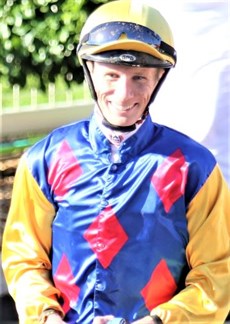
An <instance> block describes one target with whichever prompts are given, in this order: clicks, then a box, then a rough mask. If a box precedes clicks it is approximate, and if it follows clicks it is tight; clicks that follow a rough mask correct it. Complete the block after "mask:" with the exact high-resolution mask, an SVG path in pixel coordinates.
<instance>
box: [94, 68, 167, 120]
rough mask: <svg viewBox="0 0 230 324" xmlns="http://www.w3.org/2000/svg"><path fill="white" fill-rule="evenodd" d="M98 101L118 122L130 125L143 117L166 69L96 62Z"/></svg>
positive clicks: (109, 118) (108, 114) (95, 79)
mask: <svg viewBox="0 0 230 324" xmlns="http://www.w3.org/2000/svg"><path fill="white" fill-rule="evenodd" d="M89 68H90V72H91V77H92V80H93V84H94V88H95V91H96V94H97V98H98V105H99V107H100V109H101V111H102V113H103V115H104V117H105V118H106V119H107V120H108V121H109V122H110V123H111V124H114V125H118V126H129V125H132V124H134V123H136V121H137V120H138V119H140V118H141V116H142V114H143V112H144V111H145V108H146V106H147V104H148V102H149V100H150V97H151V94H152V92H153V90H154V88H155V87H156V85H157V82H158V80H159V79H160V77H161V75H162V74H163V70H162V69H157V68H143V67H129V66H124V65H116V64H105V63H98V62H94V63H93V64H91V65H90V66H89Z"/></svg>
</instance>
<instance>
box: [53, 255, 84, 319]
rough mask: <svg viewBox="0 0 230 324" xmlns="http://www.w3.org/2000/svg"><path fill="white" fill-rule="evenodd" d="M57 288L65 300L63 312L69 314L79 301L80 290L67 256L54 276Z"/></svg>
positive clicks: (64, 256)
mask: <svg viewBox="0 0 230 324" xmlns="http://www.w3.org/2000/svg"><path fill="white" fill-rule="evenodd" d="M54 283H55V286H56V287H57V288H58V289H60V291H61V292H62V293H61V296H62V298H63V301H64V304H63V306H62V307H63V310H64V312H65V313H67V312H68V311H69V309H70V307H71V304H72V305H75V304H76V302H77V299H78V295H79V292H80V288H79V287H78V286H77V285H75V284H74V276H73V274H72V270H71V267H70V264H69V261H68V259H67V257H66V255H63V257H62V259H61V262H60V264H59V266H58V268H57V271H56V273H55V276H54Z"/></svg>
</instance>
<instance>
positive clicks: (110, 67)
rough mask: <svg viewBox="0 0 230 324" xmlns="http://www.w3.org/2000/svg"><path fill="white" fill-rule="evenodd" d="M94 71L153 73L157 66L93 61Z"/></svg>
mask: <svg viewBox="0 0 230 324" xmlns="http://www.w3.org/2000/svg"><path fill="white" fill-rule="evenodd" d="M93 65H94V71H99V72H102V71H113V72H120V73H127V74H128V73H133V74H136V73H145V74H153V73H156V71H157V70H158V68H153V67H142V66H129V65H121V64H113V63H101V62H93Z"/></svg>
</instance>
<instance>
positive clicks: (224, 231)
mask: <svg viewBox="0 0 230 324" xmlns="http://www.w3.org/2000/svg"><path fill="white" fill-rule="evenodd" d="M229 201H230V192H229V188H228V186H227V184H226V182H225V181H224V179H223V178H222V175H221V173H220V171H219V168H218V166H216V167H215V169H214V170H213V172H212V173H211V175H210V176H209V178H208V179H207V181H206V183H205V184H204V185H203V187H202V188H201V189H200V191H199V192H198V193H197V195H196V196H195V197H194V199H193V200H192V201H191V202H190V205H189V209H188V212H187V220H188V231H189V237H190V239H189V243H188V246H187V250H186V253H187V260H188V263H189V265H190V267H191V270H190V272H189V274H188V275H187V278H186V282H185V284H186V288H185V289H184V290H182V291H181V292H180V293H178V294H177V295H176V296H175V297H174V298H172V299H171V300H170V301H169V302H167V303H165V304H162V305H159V306H158V307H156V308H155V309H154V310H152V313H155V314H157V315H158V316H159V317H160V318H161V319H162V321H163V323H173V322H177V323H179V322H180V323H182V322H183V323H188V322H199V323H213V322H214V321H215V323H223V322H224V320H225V318H226V316H227V314H228V311H229V309H230V297H229V291H230V247H229V233H230V222H229V211H230V206H229Z"/></svg>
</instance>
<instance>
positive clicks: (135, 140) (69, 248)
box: [3, 116, 230, 324]
mask: <svg viewBox="0 0 230 324" xmlns="http://www.w3.org/2000/svg"><path fill="white" fill-rule="evenodd" d="M119 157H120V158H119V161H118V162H117V163H113V162H112V159H111V144H110V143H109V141H108V139H107V138H106V137H105V136H104V135H103V133H102V132H101V130H100V129H99V128H98V126H97V123H96V121H95V117H94V116H93V117H92V118H91V119H90V120H89V121H88V120H87V121H82V122H78V123H74V124H71V125H67V126H64V127H61V128H59V129H57V130H55V131H53V132H52V133H51V134H50V135H48V136H47V137H46V138H44V139H43V140H42V141H40V142H39V143H37V144H36V145H35V146H33V147H32V148H31V149H30V150H29V151H28V152H26V154H25V155H24V156H23V158H22V160H21V162H20V165H19V167H18V171H17V175H16V178H15V185H14V190H13V197H12V204H11V208H10V212H9V216H8V219H7V223H6V227H5V231H4V237H3V269H4V273H5V276H6V280H7V282H8V285H9V289H10V293H11V294H12V296H13V297H14V299H15V301H16V305H17V310H18V313H19V317H20V323H33V322H34V323H36V322H38V321H39V316H40V315H41V312H42V310H44V309H46V308H50V307H51V308H55V309H57V310H59V311H61V312H62V314H63V316H64V320H65V322H67V323H81V324H89V323H92V320H93V317H94V316H96V315H106V314H113V315H115V316H117V317H124V318H126V319H127V320H128V321H130V322H131V321H134V320H137V319H139V318H141V317H143V316H145V315H147V314H149V313H150V312H151V313H155V314H157V315H159V316H160V318H161V319H162V320H163V322H164V323H172V322H180V323H182V322H186V323H187V322H188V323H190V322H196V321H197V322H199V323H210V322H215V323H217V322H220V323H221V322H224V319H225V318H226V316H227V313H228V310H229V308H230V307H229V291H230V289H229V288H230V287H229V253H230V250H229V219H228V215H229V210H230V209H229V189H228V187H227V184H226V182H225V180H224V179H223V176H222V174H221V171H220V169H219V167H218V165H217V164H216V161H215V158H214V157H213V155H212V154H211V153H210V152H209V151H208V150H207V149H206V148H204V147H203V146H201V145H200V144H198V143H197V142H195V141H193V140H192V139H190V138H189V137H187V136H185V135H183V134H181V133H179V132H177V131H175V130H172V129H170V128H167V127H165V126H162V125H158V124H154V123H153V122H152V121H151V119H150V117H148V118H147V120H146V121H145V123H144V124H143V125H142V126H141V127H140V128H139V129H138V131H137V132H136V133H135V134H134V135H132V136H131V137H130V138H128V139H127V140H126V141H124V142H123V143H122V145H121V146H120V148H119Z"/></svg>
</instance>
